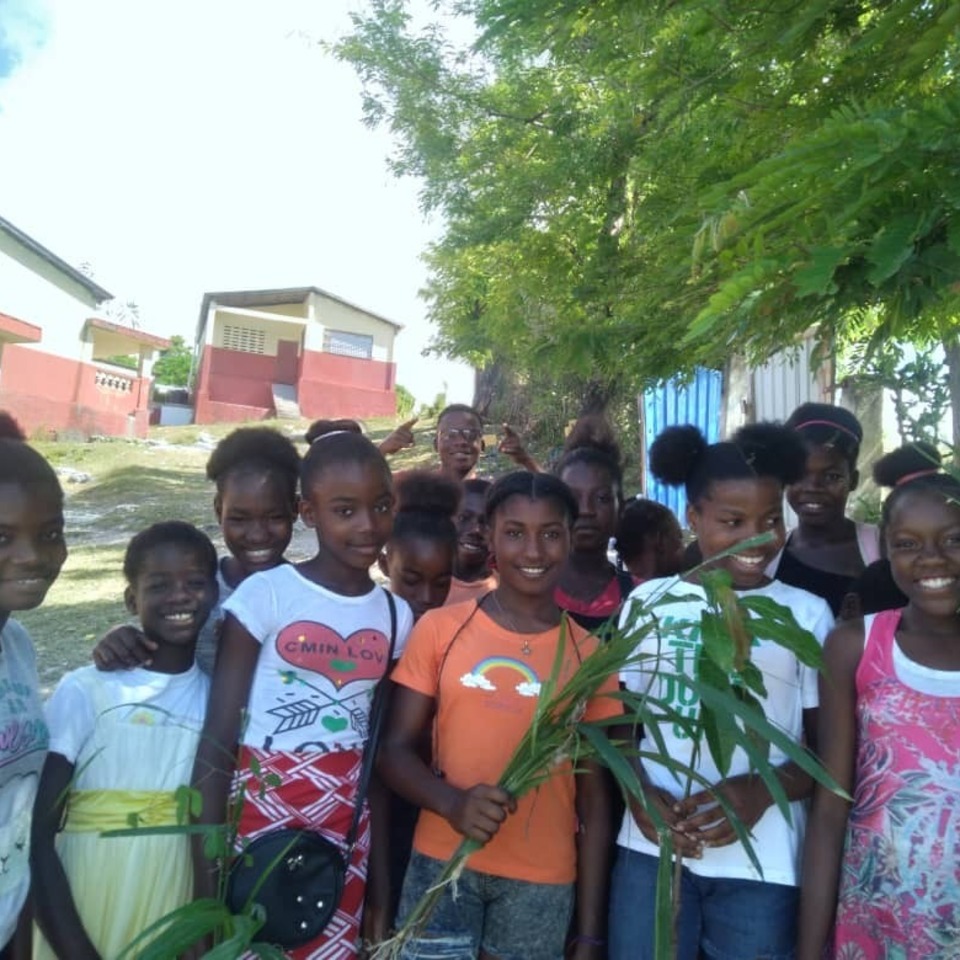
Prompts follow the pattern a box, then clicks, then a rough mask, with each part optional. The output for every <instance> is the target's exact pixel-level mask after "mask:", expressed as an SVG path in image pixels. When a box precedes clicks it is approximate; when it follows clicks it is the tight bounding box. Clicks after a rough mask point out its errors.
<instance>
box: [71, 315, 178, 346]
mask: <svg viewBox="0 0 960 960" xmlns="http://www.w3.org/2000/svg"><path fill="white" fill-rule="evenodd" d="M87 326H90V327H96V329H97V330H105V331H106V332H107V333H115V334H117V335H118V336H120V337H126V338H127V339H128V340H133V341H134V343H143V344H146V345H147V346H149V347H156V349H157V350H166V349H167V348H168V347H169V346H170V341H169V340H168V339H167V338H166V337H158V336H157V335H156V334H153V333H147V332H146V330H138V329H136V327H126V326H124V325H123V324H122V323H114V322H113V321H112V320H104V319H103V318H102V317H90V318H89V319H88V320H87Z"/></svg>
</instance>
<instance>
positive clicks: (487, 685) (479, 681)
mask: <svg viewBox="0 0 960 960" xmlns="http://www.w3.org/2000/svg"><path fill="white" fill-rule="evenodd" d="M460 683H462V684H463V686H465V687H472V688H474V689H477V690H491V691H492V690H496V689H497V688H496V687H495V686H494V685H493V684H492V683H491V682H490V681H489V680H488V679H487V678H486V677H485V676H483V675H482V674H480V673H465V674H464V675H463V676H462V677H461V678H460Z"/></svg>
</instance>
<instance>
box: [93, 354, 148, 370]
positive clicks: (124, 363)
mask: <svg viewBox="0 0 960 960" xmlns="http://www.w3.org/2000/svg"><path fill="white" fill-rule="evenodd" d="M102 362H103V363H112V364H113V365H114V366H115V367H124V368H125V369H127V370H136V369H137V368H138V367H139V366H140V360H139V359H138V358H137V357H134V356H130V355H129V354H114V355H113V356H112V357H104V358H103V360H102Z"/></svg>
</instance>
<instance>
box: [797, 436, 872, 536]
mask: <svg viewBox="0 0 960 960" xmlns="http://www.w3.org/2000/svg"><path fill="white" fill-rule="evenodd" d="M857 479H858V477H857V473H856V471H855V470H851V467H850V461H849V460H848V459H847V458H846V457H845V456H844V455H843V453H842V452H841V451H840V449H839V448H838V447H834V446H831V445H830V444H814V445H809V446H808V447H807V463H806V469H805V472H804V475H803V477H802V479H801V480H799V481H798V482H797V483H794V484H791V485H790V486H789V487H787V502H788V503H789V504H790V506H791V508H792V509H793V511H794V512H795V513H796V515H797V517H798V518H799V520H800V524H801V526H808V527H818V528H822V527H827V528H829V527H834V526H836V524H838V523H842V522H843V519H844V515H845V511H846V507H847V497H849V496H850V491H851V490H853V489H854V487H856V485H857Z"/></svg>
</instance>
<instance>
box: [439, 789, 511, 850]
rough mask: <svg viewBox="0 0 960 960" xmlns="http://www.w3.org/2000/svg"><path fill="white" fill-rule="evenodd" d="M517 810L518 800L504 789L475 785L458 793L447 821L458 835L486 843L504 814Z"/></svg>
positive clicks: (504, 818) (498, 825) (497, 827)
mask: <svg viewBox="0 0 960 960" xmlns="http://www.w3.org/2000/svg"><path fill="white" fill-rule="evenodd" d="M516 809H517V801H516V800H514V798H513V797H511V796H510V794H509V793H507V792H506V790H501V789H500V787H492V786H490V785H489V784H486V783H478V784H477V785H476V786H475V787H471V788H470V789H469V790H460V791H458V795H457V796H456V798H455V799H454V801H453V804H452V806H451V809H450V813H449V815H448V816H447V818H446V819H447V820H448V822H449V823H450V826H452V827H453V829H454V830H456V831H457V833H462V834H463V835H464V836H465V837H469V838H470V839H471V840H476V842H477V843H481V844H483V843H489V841H490V840H491V838H492V837H493V836H494V834H496V832H497V831H498V830H499V829H500V824H501V823H503V821H504V820H506V819H507V814H508V813H513V812H514V811H515V810H516Z"/></svg>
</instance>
